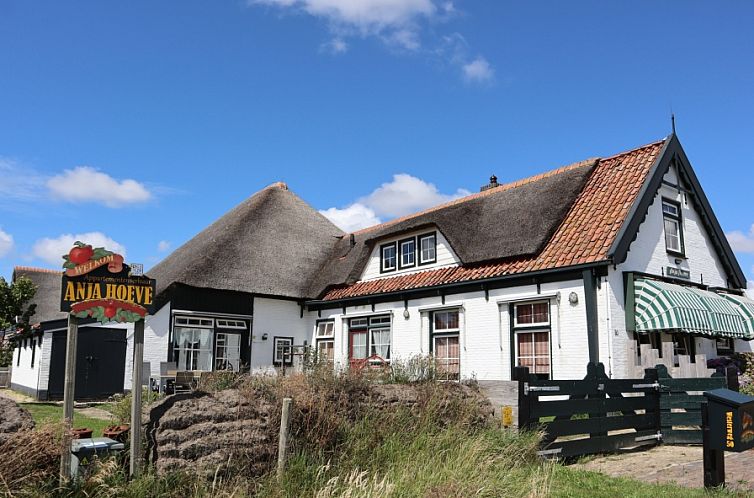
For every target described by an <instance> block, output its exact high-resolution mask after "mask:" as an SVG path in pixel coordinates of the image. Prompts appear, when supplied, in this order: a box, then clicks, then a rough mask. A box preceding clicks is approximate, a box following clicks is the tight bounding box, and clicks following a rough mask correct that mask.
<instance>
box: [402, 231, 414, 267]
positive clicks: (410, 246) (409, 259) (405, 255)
mask: <svg viewBox="0 0 754 498" xmlns="http://www.w3.org/2000/svg"><path fill="white" fill-rule="evenodd" d="M400 246H401V259H400V261H399V262H400V268H401V269H403V268H411V267H413V266H415V265H416V239H414V238H411V239H406V240H401V241H400Z"/></svg>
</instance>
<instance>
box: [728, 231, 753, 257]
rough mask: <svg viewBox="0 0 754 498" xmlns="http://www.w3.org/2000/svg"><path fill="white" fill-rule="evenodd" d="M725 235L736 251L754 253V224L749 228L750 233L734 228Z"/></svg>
mask: <svg viewBox="0 0 754 498" xmlns="http://www.w3.org/2000/svg"><path fill="white" fill-rule="evenodd" d="M725 236H726V237H727V238H728V242H730V247H731V248H732V249H733V250H734V251H736V252H744V253H752V254H754V225H752V226H751V227H750V228H749V233H748V234H745V233H743V232H742V231H740V230H733V231H732V232H728V233H726V234H725Z"/></svg>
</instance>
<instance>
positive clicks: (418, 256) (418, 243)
mask: <svg viewBox="0 0 754 498" xmlns="http://www.w3.org/2000/svg"><path fill="white" fill-rule="evenodd" d="M430 237H431V238H433V239H434V241H435V257H434V259H431V260H427V261H422V247H421V244H422V239H428V238H430ZM433 263H437V231H434V232H431V233H425V234H422V235H419V236H417V237H416V264H417V265H419V266H424V265H431V264H433Z"/></svg>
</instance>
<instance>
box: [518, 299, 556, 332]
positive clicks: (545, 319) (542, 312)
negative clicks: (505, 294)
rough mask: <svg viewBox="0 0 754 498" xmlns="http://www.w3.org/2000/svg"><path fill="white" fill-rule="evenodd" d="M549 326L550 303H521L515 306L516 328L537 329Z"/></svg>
mask: <svg viewBox="0 0 754 498" xmlns="http://www.w3.org/2000/svg"><path fill="white" fill-rule="evenodd" d="M549 324H550V303H549V302H548V301H540V302H537V303H521V304H517V305H516V313H515V326H516V327H539V326H542V325H549Z"/></svg>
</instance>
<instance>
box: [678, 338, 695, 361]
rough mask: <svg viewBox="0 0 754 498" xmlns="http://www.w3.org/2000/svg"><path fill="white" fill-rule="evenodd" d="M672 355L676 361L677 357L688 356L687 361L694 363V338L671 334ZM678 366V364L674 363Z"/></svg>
mask: <svg viewBox="0 0 754 498" xmlns="http://www.w3.org/2000/svg"><path fill="white" fill-rule="evenodd" d="M672 337H673V355H674V356H675V357H676V360H677V359H678V356H688V357H689V361H690V362H691V363H694V362H695V361H696V341H694V336H692V335H689V334H686V333H680V334H673V335H672ZM676 364H678V362H676Z"/></svg>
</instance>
